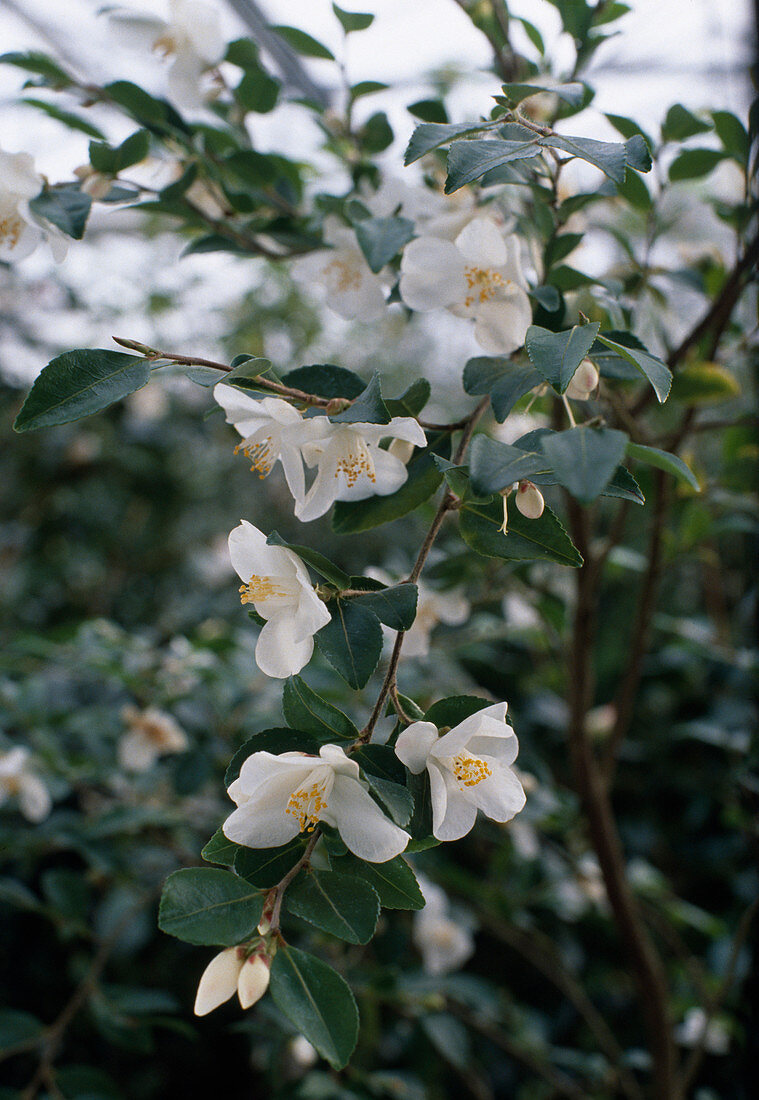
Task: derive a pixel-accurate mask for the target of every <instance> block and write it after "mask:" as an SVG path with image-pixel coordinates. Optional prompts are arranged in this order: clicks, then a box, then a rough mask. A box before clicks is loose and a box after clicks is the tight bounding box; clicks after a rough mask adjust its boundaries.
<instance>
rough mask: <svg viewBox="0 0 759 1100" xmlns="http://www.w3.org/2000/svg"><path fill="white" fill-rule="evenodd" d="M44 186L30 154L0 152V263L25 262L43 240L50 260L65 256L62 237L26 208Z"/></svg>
mask: <svg viewBox="0 0 759 1100" xmlns="http://www.w3.org/2000/svg"><path fill="white" fill-rule="evenodd" d="M43 184H44V180H43V178H42V176H41V175H39V173H38V172H36V171H35V170H34V159H33V158H32V156H31V155H30V154H29V153H6V152H5V151H4V150H2V149H0V260H3V261H11V260H24V259H26V257H27V256H30V255H31V254H32V252H34V250H35V248H36V247H37V246H38V245H39V244H41V242H42V241H43V240H45V239H46V238H47V239H48V240H49V242H50V248H51V251H52V253H53V258H54V259H56V260H62V259H63V258H64V257H65V255H66V241H65V240H64V238H63V236H62V235H61V234H60V233H58V232H56V231H55V230H54V229H53V227H52V226H50V225H49V224H48V223H42V222H41V221H40V220H39V219H37V218H36V217H35V216H34V214H33V213H32V211H31V208H30V206H29V203H30V201H31V200H32V199H34V198H36V197H37V195H39V193H40V191H41V190H42V187H43Z"/></svg>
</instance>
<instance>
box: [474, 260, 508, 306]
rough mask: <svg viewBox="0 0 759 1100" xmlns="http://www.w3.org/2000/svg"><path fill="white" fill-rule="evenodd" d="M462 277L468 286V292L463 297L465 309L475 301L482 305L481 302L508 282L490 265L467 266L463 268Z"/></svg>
mask: <svg viewBox="0 0 759 1100" xmlns="http://www.w3.org/2000/svg"><path fill="white" fill-rule="evenodd" d="M464 278H465V279H466V285H467V287H468V288H469V293H468V294H467V296H466V298H465V299H464V305H465V306H466V308H467V309H469V308H470V307H471V306H473V305H474V304H475V302H478V303H479V304H480V305H482V303H483V302H487V301H489V300H490V299H491V298H494V297H495V295H496V293H497V292H498V290H499V289H501V288H502V287H505V286H507V285H508V282H509V280H508V279H504V277H503V275H501V274H500V272H498V271H495V270H494V269H493V268H492V267H467V268H465V269H464Z"/></svg>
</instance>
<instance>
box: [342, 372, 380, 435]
mask: <svg viewBox="0 0 759 1100" xmlns="http://www.w3.org/2000/svg"><path fill="white" fill-rule="evenodd" d="M330 420H331V422H332V423H333V424H389V423H390V421H391V420H392V417H391V416H390V413H389V412H388V410H387V405H386V404H385V402H384V401H383V400H382V388H381V386H380V376H379V374H378V373H377V372H375V373H374V374H373V375H372V379H371V381H370V383H369V385H368V386H367V387H366V388H365V389H364V390H363V392H362V393H361V394H359V396H358V397H357V398H356V399H355V400H354V402H353V404H352V405H350V406H349V407H348V408H347V409H344V410H343V411H342V412H341V413H338V414H337V415H336V416H331V417H330Z"/></svg>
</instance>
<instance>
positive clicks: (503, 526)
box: [498, 485, 514, 535]
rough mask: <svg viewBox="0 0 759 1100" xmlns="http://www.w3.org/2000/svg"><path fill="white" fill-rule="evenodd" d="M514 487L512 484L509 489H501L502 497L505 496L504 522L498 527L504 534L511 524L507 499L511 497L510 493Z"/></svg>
mask: <svg viewBox="0 0 759 1100" xmlns="http://www.w3.org/2000/svg"><path fill="white" fill-rule="evenodd" d="M513 489H514V486H513V485H510V486H509V487H508V489H501V497H502V498H503V523H502V524H501V526H500V527H499V528H498V530H499V531H500V532H501V533H502V534H504V535H505V534H506V531H507V529H508V526H509V507H508V504H507V501H508V499H509V494H510V493H511V492H512V491H513Z"/></svg>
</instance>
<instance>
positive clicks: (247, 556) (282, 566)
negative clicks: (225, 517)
mask: <svg viewBox="0 0 759 1100" xmlns="http://www.w3.org/2000/svg"><path fill="white" fill-rule="evenodd" d="M229 556H230V559H231V561H232V565H233V567H234V569H235V572H236V573H237V575H238V576H239V577H240V579H241V580H243V581H245V583H246V584H247V583H248V582H249V581H250V578H251V577H252V576H253V575H256V576H259V577H273V578H277V579H280V580H282V581H283V582H284V583H285V584H288V583H290V584H291V583H292V580H293V579H294V577H295V565H294V564H293V559H294V558H295V555H294V554H292V553H291V552H290V551H289V550H285V549H284V547H281V546H268V545H267V543H266V535H265V534H264V533H263V531H259V530H258V528H257V527H254V526H253V524H252V523H248V521H247V520H246V519H243V520H241V521H240V526H239V527H235V529H234V531H232V532H231V533H230V536H229Z"/></svg>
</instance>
